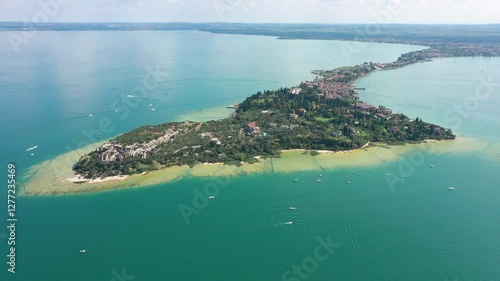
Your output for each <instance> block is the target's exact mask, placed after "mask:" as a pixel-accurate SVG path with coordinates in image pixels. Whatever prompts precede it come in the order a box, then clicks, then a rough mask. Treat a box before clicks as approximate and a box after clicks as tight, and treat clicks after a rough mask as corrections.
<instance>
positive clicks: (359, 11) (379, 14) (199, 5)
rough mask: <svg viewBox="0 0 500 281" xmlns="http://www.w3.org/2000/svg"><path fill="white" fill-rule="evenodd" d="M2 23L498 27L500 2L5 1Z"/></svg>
mask: <svg viewBox="0 0 500 281" xmlns="http://www.w3.org/2000/svg"><path fill="white" fill-rule="evenodd" d="M0 21H30V22H41V21H51V22H110V21H111V22H112V21H114V22H172V21H182V22H256V23H257V22H280V23H282V22H284V23H381V22H383V23H469V24H470V23H499V22H500V0H0Z"/></svg>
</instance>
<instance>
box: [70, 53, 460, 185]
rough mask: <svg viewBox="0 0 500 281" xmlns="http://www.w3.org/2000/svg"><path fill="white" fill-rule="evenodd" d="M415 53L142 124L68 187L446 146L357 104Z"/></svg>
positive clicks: (97, 154)
mask: <svg viewBox="0 0 500 281" xmlns="http://www.w3.org/2000/svg"><path fill="white" fill-rule="evenodd" d="M429 59H430V58H429V57H427V56H422V55H421V54H420V53H415V54H414V55H408V54H404V55H402V56H401V57H399V59H398V60H397V61H395V62H391V63H372V62H370V63H368V62H367V63H364V64H361V65H356V66H351V67H341V68H337V69H333V70H328V71H320V70H316V71H313V73H314V74H316V75H317V77H316V79H314V80H313V81H305V82H303V83H301V84H300V85H299V86H297V87H294V88H281V89H279V90H274V91H265V92H263V93H262V92H258V93H257V94H255V95H253V96H251V97H249V98H247V99H245V100H244V101H243V102H241V103H240V104H238V105H235V106H231V107H234V108H235V112H234V113H233V114H232V115H231V116H230V117H228V118H225V119H222V120H216V121H208V122H171V123H165V124H160V125H155V126H143V127H140V128H137V129H135V130H133V131H131V132H129V133H125V134H123V135H120V136H118V137H117V138H115V139H113V140H111V141H110V142H107V143H105V144H103V145H101V146H100V147H99V148H97V149H96V150H95V151H93V152H91V153H89V154H87V155H84V156H82V157H81V158H80V160H79V161H78V163H77V164H75V166H74V171H75V173H76V174H75V177H74V182H77V183H81V182H86V181H87V180H88V181H89V182H99V181H102V180H99V178H104V179H105V180H106V179H108V180H109V179H120V178H121V177H123V176H127V175H133V174H140V173H145V172H151V171H155V170H160V169H164V168H167V167H172V166H182V165H189V166H191V167H193V166H194V165H196V164H201V163H212V164H215V163H224V164H228V165H236V166H240V165H242V164H243V163H250V164H252V163H256V162H258V161H259V160H260V159H266V158H276V157H280V154H281V151H283V150H293V149H303V150H308V151H310V153H311V154H312V155H317V154H319V152H318V151H347V150H353V149H359V148H362V147H366V145H367V144H369V143H370V142H377V143H387V144H404V143H419V142H422V141H423V140H427V139H436V140H452V139H455V135H454V134H453V132H452V131H451V130H450V129H445V128H443V127H440V126H438V125H434V124H430V123H426V122H423V121H422V120H421V119H420V118H418V117H417V118H416V119H415V120H413V119H411V118H409V117H408V116H405V115H404V114H400V113H394V112H393V111H392V110H391V109H390V108H386V107H384V106H382V105H380V106H374V105H371V104H368V103H366V102H362V101H360V100H359V97H358V95H357V91H358V90H361V89H358V88H355V87H354V86H353V84H354V82H355V81H356V80H357V79H359V78H361V77H364V76H366V75H368V74H370V73H372V72H375V71H381V70H387V69H395V68H400V67H404V66H406V65H409V64H413V63H418V62H422V61H428V60H429Z"/></svg>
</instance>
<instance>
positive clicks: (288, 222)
mask: <svg viewBox="0 0 500 281" xmlns="http://www.w3.org/2000/svg"><path fill="white" fill-rule="evenodd" d="M292 223H293V222H291V221H287V222H285V224H292Z"/></svg>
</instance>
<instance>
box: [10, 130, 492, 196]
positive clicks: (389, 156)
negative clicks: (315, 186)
mask: <svg viewBox="0 0 500 281" xmlns="http://www.w3.org/2000/svg"><path fill="white" fill-rule="evenodd" d="M489 145H491V144H489V143H486V142H484V141H481V140H477V139H473V138H457V139H456V140H449V141H432V142H422V143H419V144H405V145H396V146H392V145H391V146H388V145H386V144H380V143H375V144H374V143H371V144H370V145H369V146H368V147H366V146H365V147H363V148H358V149H356V150H349V151H325V152H323V153H320V154H318V155H316V156H311V155H310V154H309V153H306V154H304V151H307V150H286V151H284V152H283V153H282V155H281V158H267V159H260V160H259V162H256V163H254V164H248V163H245V164H242V165H241V166H239V167H238V166H234V165H224V164H221V163H219V164H216V163H215V164H211V165H207V164H204V163H201V164H197V165H195V166H194V167H193V168H190V167H189V166H174V167H168V168H163V169H160V170H156V171H153V172H148V173H143V174H138V175H132V176H125V177H124V176H122V177H110V178H111V179H110V178H109V177H108V178H104V179H99V180H94V181H93V182H92V183H90V182H82V183H73V182H69V181H68V179H69V178H72V177H74V176H75V175H74V172H73V171H72V170H71V168H70V167H71V166H67V165H65V163H66V162H67V161H69V160H70V159H72V158H71V157H74V156H75V155H80V154H78V151H82V150H89V149H90V150H92V148H93V147H95V146H96V144H94V145H89V146H87V147H85V148H82V149H79V150H77V151H72V152H69V153H66V154H63V155H60V156H58V157H56V158H54V159H51V160H47V161H45V162H43V163H41V164H38V165H36V166H33V167H32V168H31V169H30V173H31V174H32V176H31V178H30V181H29V182H27V183H26V184H24V185H23V186H22V188H21V191H20V193H21V195H22V196H50V195H76V194H87V193H94V192H103V191H110V190H117V189H121V188H138V187H148V186H153V185H158V184H167V183H170V182H174V181H177V180H181V179H184V178H189V177H200V178H210V177H237V176H242V175H251V174H273V173H280V174H286V173H292V172H298V171H323V172H326V171H329V170H335V169H341V168H353V167H373V166H376V165H380V164H384V163H390V162H396V161H398V160H400V159H401V158H402V157H404V156H405V155H407V154H409V153H411V152H416V151H423V152H425V153H430V154H446V153H474V152H481V151H484V150H485V148H487V147H488V146H489ZM73 159H74V158H73ZM61 167H65V168H62V169H61Z"/></svg>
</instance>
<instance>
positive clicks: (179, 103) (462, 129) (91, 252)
mask: <svg viewBox="0 0 500 281" xmlns="http://www.w3.org/2000/svg"><path fill="white" fill-rule="evenodd" d="M0 44H4V45H0V57H1V61H2V63H1V64H0V92H1V94H2V97H4V98H3V99H2V100H1V101H0V109H1V112H2V117H3V119H2V120H1V121H0V128H1V129H2V131H3V132H4V133H3V137H2V139H1V140H0V143H1V145H2V147H3V149H2V152H1V155H0V156H1V157H0V159H1V161H2V163H3V164H2V165H5V166H6V165H7V163H8V162H11V161H13V162H15V163H16V164H17V166H18V169H19V176H18V179H21V178H22V176H21V175H22V173H23V172H24V171H26V170H27V169H28V168H29V167H31V166H32V165H34V164H37V163H40V162H42V161H45V160H48V159H51V158H53V157H55V156H57V155H59V154H62V153H65V152H67V151H68V150H72V149H75V148H77V147H79V146H81V145H84V144H86V143H88V142H93V141H98V140H99V139H101V138H102V139H106V138H110V137H113V136H116V135H117V134H119V133H122V132H125V131H128V130H131V129H133V128H135V127H137V126H140V125H145V124H156V123H161V122H167V121H173V120H182V119H190V120H192V119H195V120H199V119H211V118H218V117H221V116H225V115H227V114H228V112H227V110H225V109H224V107H225V106H227V105H230V104H234V103H237V102H238V101H240V100H242V99H244V97H246V96H249V95H251V94H253V93H255V92H256V91H259V90H266V89H276V88H279V87H285V86H293V85H296V84H298V83H300V81H302V80H305V79H311V78H313V76H312V75H311V74H310V71H311V70H313V69H332V68H335V67H339V66H343V65H353V64H358V63H363V62H365V61H373V62H378V61H380V62H389V61H393V60H395V59H396V58H397V57H398V56H399V55H400V54H402V53H406V52H409V51H412V50H417V49H419V47H416V46H405V45H389V44H368V43H366V44H365V43H363V44H360V45H357V46H358V47H359V46H362V47H361V48H358V49H357V51H356V52H346V51H345V50H346V48H349V46H351V44H350V43H342V42H333V41H304V40H293V41H286V40H276V39H274V38H271V37H258V36H239V35H221V34H210V33H202V32H41V33H38V34H37V36H36V37H35V38H34V39H33V40H32V41H31V42H30V44H28V45H26V46H25V47H24V48H22V49H21V50H20V52H19V53H17V54H14V53H12V52H11V49H10V46H8V45H5V42H3V41H2V43H0ZM348 54H352V55H348ZM157 67H159V69H158V70H157V72H159V74H158V75H151V72H155V71H154V70H156V69H157ZM148 68H149V69H150V70H149V71H148ZM499 69H500V60H499V59H477V58H475V59H469V58H465V59H446V60H437V61H435V62H432V63H424V64H418V65H412V66H409V67H407V68H404V69H399V70H395V71H388V72H380V73H376V74H373V75H371V76H369V77H367V78H365V79H363V80H361V81H359V82H358V85H359V86H360V87H361V86H362V87H366V88H367V91H366V92H364V93H361V96H362V98H363V99H366V100H367V101H369V102H372V103H374V104H378V103H383V104H385V105H387V106H389V107H391V108H393V109H395V110H397V111H402V112H405V113H406V114H407V115H409V116H411V117H412V118H414V117H420V118H423V119H424V120H426V121H432V122H436V123H439V124H442V125H445V126H449V127H451V126H455V127H456V131H457V132H458V133H459V134H460V135H464V136H467V137H470V136H473V137H475V138H477V139H478V141H482V142H486V143H487V144H488V145H487V146H486V147H487V149H486V150H485V151H474V152H470V153H448V154H425V159H424V160H423V161H422V163H419V165H416V166H414V167H413V169H412V171H411V173H409V174H408V177H407V178H405V179H404V180H403V181H401V182H398V183H397V184H392V185H391V184H389V182H388V180H387V177H386V176H385V174H386V173H391V174H394V173H398V171H399V170H400V169H401V165H402V163H405V161H407V159H408V157H411V154H409V156H408V157H402V159H401V161H394V162H387V163H384V164H381V165H378V166H375V167H364V168H359V167H356V168H354V167H353V168H349V167H347V168H342V169H336V170H330V171H314V172H296V173H294V174H277V173H276V174H275V173H269V174H264V175H247V176H241V177H237V178H231V179H224V178H207V179H204V178H187V179H183V180H180V181H176V182H173V183H169V184H166V185H158V186H153V187H147V188H140V189H129V190H127V189H125V190H119V191H111V192H102V193H96V194H86V195H72V196H54V197H23V198H18V199H17V209H18V213H17V215H18V219H19V221H18V228H17V242H18V245H17V256H18V260H17V273H16V274H15V275H12V274H9V273H7V271H6V270H7V266H6V261H7V259H6V251H7V245H6V240H5V236H1V235H2V234H4V235H5V233H6V232H5V228H4V227H2V228H0V229H4V230H3V231H0V241H1V243H0V252H1V258H0V261H1V262H2V264H3V265H4V266H3V267H2V268H3V269H2V270H1V271H0V276H1V279H2V280H43V281H45V280H47V281H52V280H54V281H66V280H68V281H73V280H132V277H133V280H217V281H220V280H252V281H254V280H294V281H296V280H305V279H306V277H307V280H352V281H359V280H374V281H375V280H377V281H378V280H380V281H383V280H384V281H386V280H394V281H399V280H409V281H413V280H414V281H421V280H429V281H432V280H436V281H441V280H457V281H458V280H470V281H476V280H498V279H499V278H500V268H499V267H498V262H499V261H500V241H499V240H498V237H499V236H500V225H499V224H498V221H499V220H500V206H499V204H498V200H499V198H500V189H499V183H500V175H499V174H498V170H499V168H500V161H499V159H500V156H498V154H495V152H498V151H500V149H498V143H499V142H500V136H499V135H498V134H499V133H498V132H499V131H500V130H499V126H498V124H499V123H498V118H497V116H496V115H495V110H494V109H495V108H496V107H495V106H494V105H495V103H496V104H498V102H499V92H498V90H497V91H491V90H490V95H488V96H487V97H486V95H481V96H480V97H486V98H484V99H480V100H479V103H480V106H478V107H477V108H476V107H474V110H473V111H469V112H467V113H470V116H467V118H465V117H463V118H462V119H460V121H461V123H460V124H459V123H458V121H457V120H458V119H457V118H456V116H455V115H454V113H453V111H452V113H446V110H447V109H449V108H450V103H458V104H460V103H461V101H463V100H466V99H467V97H469V96H470V95H471V93H475V88H476V87H477V85H478V83H479V82H478V81H480V80H479V77H480V76H484V77H489V76H488V75H491V77H493V80H495V79H498V77H500V76H499V74H500V73H499V72H498V70H499ZM145 79H146V80H148V79H149V80H148V81H149V82H151V81H156V82H157V83H156V84H155V83H152V82H151V83H148V82H147V83H148V84H144V80H145ZM145 85H146V86H145ZM141 86H142V87H148V88H149V89H148V90H147V92H146V93H141V92H137V91H134V89H135V90H137V89H141V88H140V87H141ZM137 87H139V88H137ZM489 89H491V87H489ZM481 93H483V92H481ZM127 95H131V96H132V97H127ZM149 105H152V106H149ZM152 108H155V109H156V110H155V111H153V110H151V109H152ZM452 109H453V107H452ZM115 110H118V111H117V112H115ZM199 112H202V113H201V114H200V113H199ZM90 114H92V117H90V116H89V115H90ZM450 114H451V115H450ZM443 116H444V117H443ZM453 117H455V118H453ZM450 118H451V119H450ZM102 120H106V122H108V121H109V122H108V123H109V124H104V125H106V126H102V125H103V124H101V126H100V125H99V123H101V122H104V121H102ZM103 129H106V130H103ZM101 134H102V136H101ZM35 145H36V146H38V148H37V149H34V150H32V151H29V152H27V151H25V150H26V149H27V148H29V147H33V146H35ZM31 153H34V155H33V156H32V155H30V154H31ZM492 155H493V156H492ZM495 155H497V156H498V157H497V156H495ZM430 164H432V165H434V168H430V167H429V165H430ZM358 172H362V174H361V175H359V174H358ZM319 173H322V174H323V176H322V179H323V181H322V182H321V183H319V184H318V183H316V179H317V178H318V174H319ZM0 176H1V177H3V178H5V179H6V168H5V169H1V173H0ZM294 178H299V181H298V182H294V180H293V179H294ZM347 181H351V184H350V185H348V184H346V182H347ZM450 185H453V186H456V187H457V190H455V191H453V192H450V191H448V190H446V189H447V187H448V186H450ZM214 186H219V187H220V188H221V189H220V190H219V192H218V195H217V197H216V198H215V199H214V200H212V201H210V203H209V204H208V205H206V204H205V202H204V200H201V199H200V200H198V201H196V200H197V199H198V198H197V194H200V193H204V192H205V191H204V190H205V189H207V188H209V189H210V188H214ZM5 190H6V187H5V186H1V187H0V191H1V193H2V194H6V191H5ZM5 196H6V195H5ZM193 200H194V201H193ZM205 205H206V206H205ZM182 206H184V207H185V206H190V207H193V208H195V209H196V210H195V211H196V213H195V214H193V215H191V216H189V219H188V220H185V217H183V216H182V214H181V211H179V208H182ZM289 206H294V207H297V210H295V211H290V210H289V209H288V208H289ZM0 211H1V213H2V214H3V215H2V217H3V218H6V213H7V212H6V210H5V207H4V205H3V204H2V205H1V209H0ZM4 221H5V220H4ZM288 221H293V224H290V225H288V224H285V223H286V222H288ZM318 239H323V240H325V241H327V240H331V242H332V243H335V244H336V247H335V248H334V249H332V251H331V252H328V251H326V250H324V249H321V251H320V252H321V255H322V256H321V259H318V258H315V253H316V252H317V251H316V249H317V248H318V246H320V245H322V244H321V243H320V242H318ZM79 249H86V250H87V253H85V254H80V253H78V250H79ZM4 253H5V254H4ZM294 265H300V266H301V267H302V266H303V265H305V266H306V270H304V269H301V272H300V273H294V272H293V267H294ZM288 270H290V273H289V274H287V271H288ZM121 273H125V274H126V275H127V276H126V277H127V278H128V279H124V277H123V276H121V277H120V276H118V275H120V274H121ZM283 276H285V277H286V278H285V279H283ZM120 278H121V279H120Z"/></svg>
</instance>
